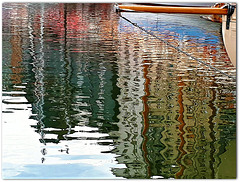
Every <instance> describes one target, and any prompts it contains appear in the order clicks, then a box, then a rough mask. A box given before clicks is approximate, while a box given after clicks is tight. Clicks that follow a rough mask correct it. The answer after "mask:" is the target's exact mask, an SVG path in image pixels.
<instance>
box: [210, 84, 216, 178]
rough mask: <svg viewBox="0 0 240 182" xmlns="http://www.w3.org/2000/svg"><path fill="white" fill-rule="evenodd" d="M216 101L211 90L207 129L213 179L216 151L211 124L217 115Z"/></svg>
mask: <svg viewBox="0 0 240 182" xmlns="http://www.w3.org/2000/svg"><path fill="white" fill-rule="evenodd" d="M213 83H214V85H213V86H216V83H215V82H213ZM215 100H216V91H215V88H213V89H212V99H211V100H210V101H209V107H210V108H211V109H212V115H211V116H210V117H209V121H208V123H209V128H210V133H209V135H210V138H211V139H212V141H211V142H210V169H211V170H212V174H211V178H212V179H214V178H215V172H214V163H215V159H214V152H215V151H216V149H215V146H214V142H215V141H216V138H215V132H214V123H213V119H214V117H215V116H216V114H217V109H216V107H215V106H214V101H215Z"/></svg>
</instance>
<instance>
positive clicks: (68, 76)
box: [63, 4, 72, 140]
mask: <svg viewBox="0 0 240 182" xmlns="http://www.w3.org/2000/svg"><path fill="white" fill-rule="evenodd" d="M63 26H64V49H63V51H64V60H65V68H66V69H65V70H66V74H65V80H66V86H65V87H66V92H67V93H66V96H67V98H66V99H67V100H66V101H65V103H66V106H67V108H66V109H65V112H64V114H65V115H64V118H65V122H66V125H67V126H68V128H67V129H66V130H68V132H67V134H66V135H68V134H70V133H71V124H70V118H69V113H68V111H69V110H70V106H71V100H70V97H71V88H69V87H70V84H71V83H70V79H71V75H72V68H71V65H72V63H71V61H70V59H68V55H67V53H68V51H67V4H64V25H63ZM66 135H64V136H63V137H64V138H65V139H66V140H67V137H66Z"/></svg>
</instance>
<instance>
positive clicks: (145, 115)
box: [142, 60, 151, 178]
mask: <svg viewBox="0 0 240 182" xmlns="http://www.w3.org/2000/svg"><path fill="white" fill-rule="evenodd" d="M147 62H148V61H146V60H145V61H143V63H147ZM148 67H149V64H144V65H143V77H144V79H145V83H144V91H145V95H144V96H143V97H142V100H143V105H144V110H143V112H142V114H143V119H144V127H143V131H142V135H143V138H144V140H143V145H142V149H143V153H144V159H145V161H146V163H147V169H148V178H149V177H151V168H150V163H149V160H148V158H147V154H148V152H147V141H148V138H147V136H146V134H147V131H148V128H149V118H148V114H149V107H148V103H147V101H148V96H149V95H150V92H149V83H150V79H149V78H148V77H147V74H148Z"/></svg>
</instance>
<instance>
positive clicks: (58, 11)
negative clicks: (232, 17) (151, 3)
mask: <svg viewBox="0 0 240 182" xmlns="http://www.w3.org/2000/svg"><path fill="white" fill-rule="evenodd" d="M122 15H123V16H125V17H127V18H129V19H130V20H132V21H133V22H136V23H138V24H139V25H140V26H142V27H144V28H146V29H147V30H149V31H151V32H153V33H154V34H155V35H157V36H159V37H160V38H162V39H164V40H166V41H168V42H170V43H171V44H173V45H175V46H178V47H179V48H180V49H181V50H183V51H186V52H188V53H190V54H191V55H193V56H194V57H197V58H198V59H200V60H202V61H205V62H206V63H208V64H210V65H212V66H214V67H216V68H218V69H220V70H222V71H224V72H226V73H228V74H230V75H232V76H236V73H235V71H236V70H235V68H234V67H233V66H232V64H231V62H230V60H229V58H228V56H227V53H226V51H225V48H224V45H223V42H222V37H221V25H220V24H218V23H213V22H208V21H205V20H203V19H200V18H199V15H178V18H176V16H175V15H171V14H146V13H141V14H137V13H123V14H122ZM2 18H3V21H2V23H3V28H2V30H3V33H2V35H3V37H2V49H3V50H2V55H3V58H2V80H3V81H2V141H3V142H2V147H3V150H2V173H3V178H5V179H121V178H127V179H131V178H133V179H137V178H143V179H147V178H183V179H199V178H201V179H202V178H236V83H235V82H234V81H233V80H232V79H231V78H228V77H226V76H225V75H222V74H220V73H216V72H215V71H213V70H211V69H209V68H208V67H206V66H204V65H202V64H201V63H198V62H197V61H195V60H192V59H190V58H189V57H187V56H186V55H184V54H182V53H179V52H178V51H177V50H175V49H173V48H170V47H169V46H167V45H166V44H164V43H162V42H161V41H159V40H157V39H155V38H153V37H151V36H149V35H147V34H145V33H144V32H142V31H141V30H139V29H138V28H136V27H135V28H134V27H133V26H132V25H131V24H129V23H128V22H126V21H125V20H123V19H121V18H120V17H119V16H118V15H117V14H115V13H114V11H113V4H57V3H54V4H32V3H18V4H16V3H5V4H3V9H2Z"/></svg>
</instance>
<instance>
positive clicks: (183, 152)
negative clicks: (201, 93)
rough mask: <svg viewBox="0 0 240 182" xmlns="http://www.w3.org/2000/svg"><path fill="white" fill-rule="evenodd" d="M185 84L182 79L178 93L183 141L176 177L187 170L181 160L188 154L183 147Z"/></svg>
mask: <svg viewBox="0 0 240 182" xmlns="http://www.w3.org/2000/svg"><path fill="white" fill-rule="evenodd" d="M179 80H181V77H179ZM184 85H185V84H184V83H183V81H180V82H179V84H178V86H179V89H178V92H179V95H178V104H179V107H180V109H179V114H180V115H179V117H178V121H179V122H180V123H181V124H180V125H179V130H180V132H181V134H180V135H179V137H180V139H181V143H180V146H179V150H180V151H181V154H180V156H179V157H178V159H177V160H176V162H177V163H178V164H179V165H180V167H181V169H180V171H179V172H178V173H176V178H181V176H182V175H183V172H184V170H185V168H186V167H185V166H184V165H183V164H182V162H181V159H182V158H183V156H184V155H185V154H186V151H185V150H184V149H183V147H184V144H185V143H186V141H185V140H184V137H183V135H184V134H185V132H184V129H183V128H184V126H185V125H186V124H185V122H184V120H183V117H184V116H183V113H184V107H183V92H182V89H183V86H184Z"/></svg>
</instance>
